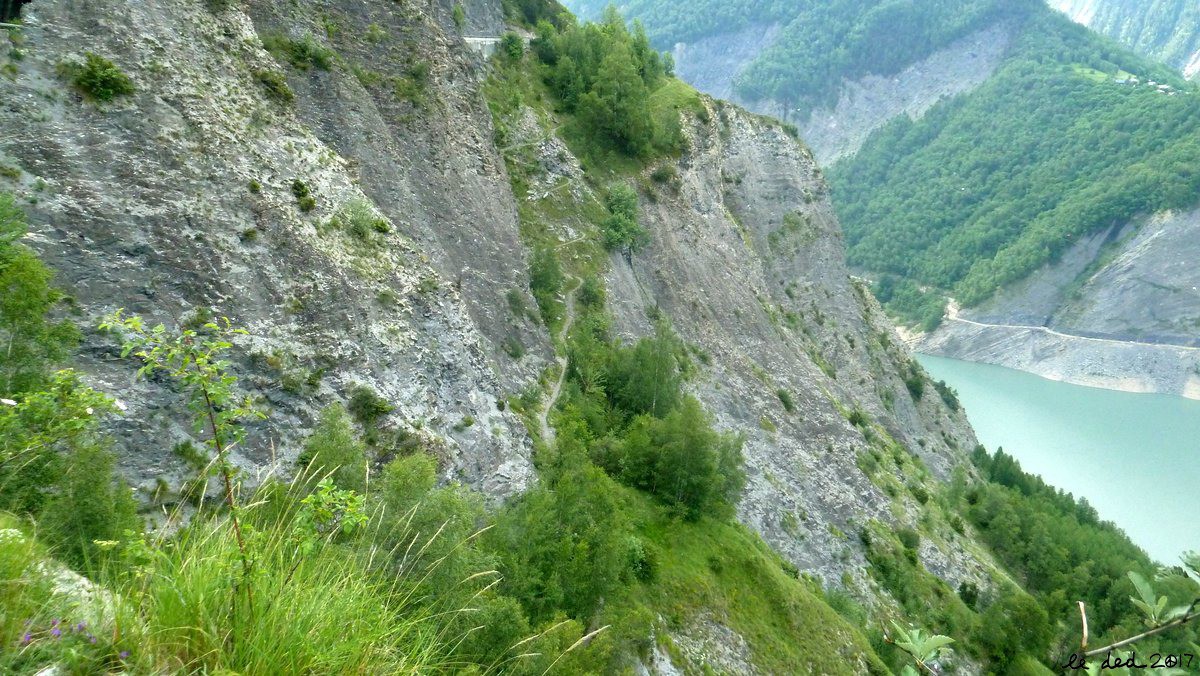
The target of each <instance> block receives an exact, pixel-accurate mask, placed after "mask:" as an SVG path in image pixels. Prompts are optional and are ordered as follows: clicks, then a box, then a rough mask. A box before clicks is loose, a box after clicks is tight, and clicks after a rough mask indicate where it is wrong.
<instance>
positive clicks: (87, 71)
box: [67, 52, 135, 101]
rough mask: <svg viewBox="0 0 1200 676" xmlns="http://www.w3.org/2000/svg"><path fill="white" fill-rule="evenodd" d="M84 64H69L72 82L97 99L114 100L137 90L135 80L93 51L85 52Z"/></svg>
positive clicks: (88, 95)
mask: <svg viewBox="0 0 1200 676" xmlns="http://www.w3.org/2000/svg"><path fill="white" fill-rule="evenodd" d="M84 58H85V61H84V63H83V65H82V66H76V65H73V66H68V67H67V70H68V72H69V74H70V76H71V83H72V84H74V85H75V87H76V88H77V89H79V91H81V92H83V94H84V95H85V96H87V97H88V98H91V99H95V100H97V101H112V100H113V99H115V98H117V97H119V96H128V95H130V94H132V93H133V92H134V90H135V88H134V86H133V80H131V79H129V76H128V75H126V74H125V73H122V72H121V69H120V68H117V65H116V64H115V63H113V62H112V61H109V60H108V59H106V58H104V57H103V56H100V55H99V54H96V53H93V52H87V53H85V54H84Z"/></svg>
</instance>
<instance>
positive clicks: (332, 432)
mask: <svg viewBox="0 0 1200 676" xmlns="http://www.w3.org/2000/svg"><path fill="white" fill-rule="evenodd" d="M298 462H299V464H300V466H301V467H306V468H310V469H309V471H310V472H312V473H313V474H315V475H317V476H320V477H324V476H326V475H328V476H329V477H330V478H331V479H332V480H333V483H334V485H336V486H337V487H338V488H344V489H350V490H355V491H362V490H363V488H364V487H365V486H366V476H367V449H366V446H364V445H363V443H362V442H361V441H359V440H358V438H357V437H356V436H355V434H354V430H353V428H351V426H350V416H349V415H347V414H346V409H345V408H342V406H341V405H340V404H334V405H332V406H329V407H328V408H326V409H325V410H324V411H322V412H321V419H320V421H319V422H318V423H317V427H316V428H315V429H314V430H313V431H312V434H311V435H309V437H308V440H307V441H305V442H304V450H303V451H302V452H301V453H300V457H299V459H298Z"/></svg>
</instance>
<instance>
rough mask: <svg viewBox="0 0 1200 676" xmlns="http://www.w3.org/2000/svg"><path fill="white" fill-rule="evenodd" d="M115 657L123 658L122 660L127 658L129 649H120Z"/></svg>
mask: <svg viewBox="0 0 1200 676" xmlns="http://www.w3.org/2000/svg"><path fill="white" fill-rule="evenodd" d="M117 657H120V658H121V659H123V660H125V659H129V651H128V650H122V651H121V652H120V654H119V655H117Z"/></svg>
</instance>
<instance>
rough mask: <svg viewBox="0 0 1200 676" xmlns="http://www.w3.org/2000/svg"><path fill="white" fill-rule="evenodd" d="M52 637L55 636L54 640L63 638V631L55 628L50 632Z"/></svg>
mask: <svg viewBox="0 0 1200 676" xmlns="http://www.w3.org/2000/svg"><path fill="white" fill-rule="evenodd" d="M50 635H51V636H53V637H54V638H58V637H60V636H62V629H59V628H58V627H55V628H53V629H51V630H50Z"/></svg>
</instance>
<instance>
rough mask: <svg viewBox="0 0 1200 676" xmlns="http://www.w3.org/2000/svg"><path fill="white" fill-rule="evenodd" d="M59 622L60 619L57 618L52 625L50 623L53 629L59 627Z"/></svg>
mask: <svg viewBox="0 0 1200 676" xmlns="http://www.w3.org/2000/svg"><path fill="white" fill-rule="evenodd" d="M58 622H59V621H58V619H57V618H56V619H55V620H54V621H53V622H51V623H50V626H51V627H57V626H58Z"/></svg>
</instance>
